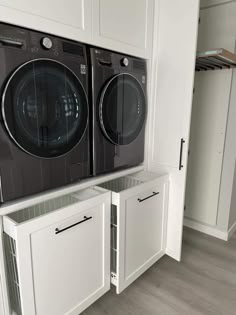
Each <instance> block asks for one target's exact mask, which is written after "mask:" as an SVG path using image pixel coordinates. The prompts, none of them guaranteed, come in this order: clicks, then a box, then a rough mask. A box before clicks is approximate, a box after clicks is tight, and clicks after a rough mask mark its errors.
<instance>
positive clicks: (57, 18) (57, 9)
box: [0, 0, 92, 40]
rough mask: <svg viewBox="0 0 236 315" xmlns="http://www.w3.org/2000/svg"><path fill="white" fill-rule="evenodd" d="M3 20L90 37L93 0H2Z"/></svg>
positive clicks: (67, 34) (53, 32)
mask: <svg viewBox="0 0 236 315" xmlns="http://www.w3.org/2000/svg"><path fill="white" fill-rule="evenodd" d="M0 5H1V6H2V8H1V10H0V17H1V20H2V21H4V22H9V23H13V24H17V25H21V26H25V27H28V28H32V29H36V30H40V31H45V32H49V33H52V34H55V35H61V36H63V37H68V38H71V39H77V40H84V39H87V40H89V39H90V37H91V10H92V9H91V0H72V1H69V2H67V1H66V0H60V1H57V0H50V1H47V2H46V1H31V0H23V1H17V0H9V1H6V0H0Z"/></svg>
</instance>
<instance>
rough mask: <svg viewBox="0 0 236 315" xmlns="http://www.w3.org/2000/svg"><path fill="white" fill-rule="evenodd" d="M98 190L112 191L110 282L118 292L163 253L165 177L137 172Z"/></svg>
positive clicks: (165, 201)
mask: <svg viewBox="0 0 236 315" xmlns="http://www.w3.org/2000/svg"><path fill="white" fill-rule="evenodd" d="M101 187H103V188H106V189H108V190H110V191H112V216H111V227H112V228H111V282H112V283H113V284H114V285H115V286H116V289H117V290H116V291H117V293H120V292H122V291H123V290H124V289H125V288H126V287H127V286H128V285H130V284H131V283H132V282H133V281H134V280H136V279H137V278H138V277H139V276H140V275H141V274H142V273H143V272H144V271H146V270H147V269H148V268H149V267H150V266H151V265H152V264H153V263H155V262H156V261H157V260H158V259H160V258H161V257H162V256H163V255H164V253H165V236H166V216H167V199H168V198H167V196H168V177H167V176H162V177H157V175H155V174H152V173H148V172H140V173H137V174H134V175H132V176H125V177H121V178H118V179H115V180H112V181H110V182H106V183H103V184H102V185H101Z"/></svg>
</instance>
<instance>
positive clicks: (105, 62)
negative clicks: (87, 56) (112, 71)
mask: <svg viewBox="0 0 236 315" xmlns="http://www.w3.org/2000/svg"><path fill="white" fill-rule="evenodd" d="M98 62H99V63H100V65H102V66H107V67H111V66H112V62H111V61H105V60H101V59H100V60H98Z"/></svg>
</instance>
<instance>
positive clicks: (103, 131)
mask: <svg viewBox="0 0 236 315" xmlns="http://www.w3.org/2000/svg"><path fill="white" fill-rule="evenodd" d="M90 60H91V69H92V89H93V99H92V104H93V105H92V106H93V110H92V111H93V128H92V134H93V173H94V175H98V174H103V173H108V172H113V171H118V170H121V169H125V168H129V167H132V166H136V165H139V164H141V163H142V162H143V160H144V140H145V122H146V114H147V99H146V82H147V66H146V61H145V60H143V59H139V58H135V57H130V56H126V55H123V54H119V53H115V52H111V51H107V50H103V49H99V48H91V49H90Z"/></svg>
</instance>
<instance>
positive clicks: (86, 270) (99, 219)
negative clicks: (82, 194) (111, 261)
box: [31, 206, 104, 315]
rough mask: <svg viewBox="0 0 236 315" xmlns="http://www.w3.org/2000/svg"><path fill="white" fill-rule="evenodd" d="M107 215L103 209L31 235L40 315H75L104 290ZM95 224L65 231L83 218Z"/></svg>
mask: <svg viewBox="0 0 236 315" xmlns="http://www.w3.org/2000/svg"><path fill="white" fill-rule="evenodd" d="M103 215H104V213H103V211H102V209H101V207H100V206H98V207H95V208H92V209H91V210H89V211H86V212H84V213H82V214H80V215H78V216H75V217H73V218H71V219H70V220H66V221H64V222H60V224H59V226H58V224H54V225H51V226H50V227H48V228H45V229H43V230H40V231H38V232H34V233H32V235H31V246H32V267H33V278H34V288H35V301H36V313H37V314H39V315H59V314H61V315H63V314H71V312H72V311H73V309H74V308H75V307H78V306H79V304H80V303H81V302H83V301H84V300H85V299H86V298H87V297H89V296H90V295H92V294H94V292H96V291H97V290H99V289H100V288H101V287H102V286H103V267H104V266H103V246H104V244H103V237H104V231H103ZM84 216H87V217H92V219H91V220H88V221H85V222H83V223H81V224H79V225H76V226H74V227H72V228H70V229H68V230H65V231H64V232H62V233H60V234H55V229H56V228H58V227H59V228H60V229H63V228H64V227H66V226H71V225H73V224H74V223H76V222H80V221H81V220H83V217H84Z"/></svg>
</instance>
